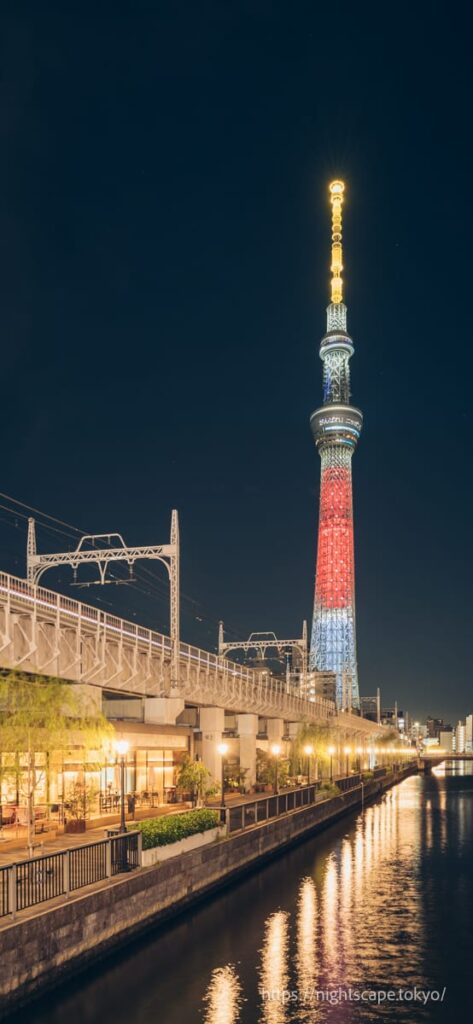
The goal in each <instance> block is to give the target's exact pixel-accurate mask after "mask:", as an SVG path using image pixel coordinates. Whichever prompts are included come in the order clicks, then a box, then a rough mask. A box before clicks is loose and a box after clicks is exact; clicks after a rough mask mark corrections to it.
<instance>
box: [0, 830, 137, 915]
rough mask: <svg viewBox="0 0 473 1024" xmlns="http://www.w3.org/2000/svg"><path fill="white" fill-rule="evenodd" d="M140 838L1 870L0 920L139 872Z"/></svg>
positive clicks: (78, 848) (90, 846) (132, 835)
mask: <svg viewBox="0 0 473 1024" xmlns="http://www.w3.org/2000/svg"><path fill="white" fill-rule="evenodd" d="M141 838H142V837H141V832H127V833H126V834H125V835H117V836H112V837H110V838H109V839H101V840H99V841H98V842H95V843H85V844H83V845H81V846H75V847H72V848H71V849H69V850H58V851H57V852H54V853H48V854H45V855H44V856H42V857H33V858H32V859H31V860H21V861H17V862H16V863H14V864H9V865H6V866H5V867H1V868H0V918H3V917H7V916H10V917H11V918H14V917H15V914H16V912H17V911H19V910H27V909H29V908H31V907H35V906H37V905H38V904H39V903H44V902H45V901H46V900H52V899H55V898H56V897H58V896H64V897H66V898H67V897H68V896H69V895H70V893H72V892H76V891H77V890H78V889H82V888H83V887H84V886H86V885H94V883H96V882H102V881H106V880H107V879H108V878H113V876H114V875H119V874H121V873H122V872H123V871H132V870H133V869H134V868H138V867H139V866H140V862H141Z"/></svg>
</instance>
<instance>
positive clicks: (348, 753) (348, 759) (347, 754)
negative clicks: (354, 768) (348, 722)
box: [344, 747, 351, 775]
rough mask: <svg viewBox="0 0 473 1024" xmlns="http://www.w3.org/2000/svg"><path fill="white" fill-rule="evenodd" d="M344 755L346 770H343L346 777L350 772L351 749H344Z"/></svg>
mask: <svg viewBox="0 0 473 1024" xmlns="http://www.w3.org/2000/svg"><path fill="white" fill-rule="evenodd" d="M344 754H345V757H346V761H345V765H346V769H345V770H346V773H347V775H348V773H349V771H350V754H351V747H344Z"/></svg>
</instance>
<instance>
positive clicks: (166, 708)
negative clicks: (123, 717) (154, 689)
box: [144, 697, 184, 725]
mask: <svg viewBox="0 0 473 1024" xmlns="http://www.w3.org/2000/svg"><path fill="white" fill-rule="evenodd" d="M182 711H184V701H183V700H180V699H179V698H178V697H146V698H145V716H144V717H145V722H149V723H153V724H155V725H175V724H176V719H177V717H178V716H179V715H180V714H181V712H182Z"/></svg>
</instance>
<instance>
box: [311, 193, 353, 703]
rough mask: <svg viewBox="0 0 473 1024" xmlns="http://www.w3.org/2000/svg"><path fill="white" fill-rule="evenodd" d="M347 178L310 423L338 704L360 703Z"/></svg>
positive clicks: (324, 628)
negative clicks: (345, 243) (318, 401)
mask: <svg viewBox="0 0 473 1024" xmlns="http://www.w3.org/2000/svg"><path fill="white" fill-rule="evenodd" d="M344 191H345V186H344V184H343V182H342V181H333V182H332V184H331V185H330V201H331V205H332V265H331V271H332V282H331V301H330V305H329V306H328V307H327V333H326V334H325V335H324V337H323V338H322V341H321V343H320V358H321V360H322V363H323V405H322V406H321V407H320V408H319V409H316V410H315V412H313V413H312V416H311V418H310V424H311V428H312V433H313V435H314V441H315V444H316V446H317V449H318V452H319V454H320V462H321V478H320V516H319V535H318V546H317V569H316V575H315V601H314V619H313V625H312V636H311V644H310V662H309V664H310V668H311V669H313V670H314V669H315V670H317V671H319V672H334V673H335V674H336V679H337V684H336V695H337V705H338V707H339V708H350V707H353V708H359V706H360V695H359V690H358V673H357V663H356V629H355V562H354V545H353V503H352V481H351V460H352V456H353V452H354V451H355V448H356V446H357V444H358V439H359V436H360V432H361V427H362V423H363V416H362V414H361V412H360V410H359V409H356V408H355V407H354V406H353V405H351V404H350V358H351V356H352V355H353V351H354V348H353V342H352V340H351V338H350V336H349V335H348V333H347V309H346V306H345V305H344V303H343V282H342V270H343V263H342V205H343V196H344Z"/></svg>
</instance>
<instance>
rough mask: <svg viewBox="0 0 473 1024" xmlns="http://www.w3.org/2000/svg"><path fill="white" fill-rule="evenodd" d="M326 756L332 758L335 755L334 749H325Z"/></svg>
mask: <svg viewBox="0 0 473 1024" xmlns="http://www.w3.org/2000/svg"><path fill="white" fill-rule="evenodd" d="M327 754H329V755H330V757H333V755H334V754H335V747H327Z"/></svg>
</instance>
